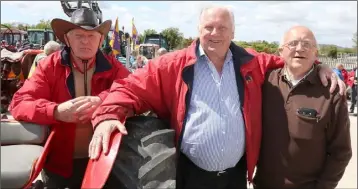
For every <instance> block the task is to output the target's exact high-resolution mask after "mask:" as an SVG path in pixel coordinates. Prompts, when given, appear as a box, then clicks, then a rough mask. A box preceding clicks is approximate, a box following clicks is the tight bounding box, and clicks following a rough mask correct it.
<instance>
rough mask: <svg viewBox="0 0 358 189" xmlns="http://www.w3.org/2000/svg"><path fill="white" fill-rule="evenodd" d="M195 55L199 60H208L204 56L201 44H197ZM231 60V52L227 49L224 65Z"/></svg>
mask: <svg viewBox="0 0 358 189" xmlns="http://www.w3.org/2000/svg"><path fill="white" fill-rule="evenodd" d="M197 54H198V56H199V58H202V57H205V58H208V57H207V56H206V54H205V51H204V49H203V47H202V46H201V44H199V48H198V51H197ZM231 59H232V52H231V50H230V49H229V50H228V51H227V53H226V58H225V63H226V62H229V61H230V60H231Z"/></svg>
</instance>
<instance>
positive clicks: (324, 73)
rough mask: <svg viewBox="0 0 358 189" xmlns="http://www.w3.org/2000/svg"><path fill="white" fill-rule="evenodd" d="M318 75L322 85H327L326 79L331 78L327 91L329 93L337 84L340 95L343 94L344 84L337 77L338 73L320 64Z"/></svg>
mask: <svg viewBox="0 0 358 189" xmlns="http://www.w3.org/2000/svg"><path fill="white" fill-rule="evenodd" d="M319 77H320V79H321V82H322V84H323V85H324V86H327V85H328V80H329V79H330V80H331V86H330V89H329V91H330V92H331V93H333V92H334V90H335V89H336V87H337V84H338V86H339V94H340V95H345V91H346V84H345V83H344V82H343V81H342V80H340V79H339V77H338V75H337V74H336V73H335V72H334V71H333V70H332V69H331V68H329V67H327V66H324V67H323V66H322V68H321V69H320V71H319Z"/></svg>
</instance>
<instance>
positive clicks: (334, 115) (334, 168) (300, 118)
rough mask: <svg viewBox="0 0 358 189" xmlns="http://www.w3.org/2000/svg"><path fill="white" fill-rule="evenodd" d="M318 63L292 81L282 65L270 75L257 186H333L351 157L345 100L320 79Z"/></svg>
mask: <svg viewBox="0 0 358 189" xmlns="http://www.w3.org/2000/svg"><path fill="white" fill-rule="evenodd" d="M317 69H318V68H314V69H313V71H312V72H311V73H309V74H308V75H307V76H306V77H305V78H304V79H302V80H301V81H300V82H299V83H298V84H297V85H296V86H294V87H292V84H291V83H290V81H289V80H288V79H287V77H286V75H285V74H284V69H276V70H273V71H270V72H269V73H268V74H267V75H266V80H265V82H264V85H263V89H262V92H263V95H262V97H263V107H262V108H263V109H262V110H263V111H262V116H263V124H262V127H263V130H262V144H261V149H260V156H259V160H258V166H257V170H256V176H255V179H254V185H256V187H255V188H259V189H261V188H275V189H279V188H297V189H299V188H312V189H333V188H335V187H336V186H337V184H338V182H339V180H340V179H341V178H342V176H343V173H344V171H345V168H346V166H347V165H348V162H349V160H350V159H351V157H352V149H351V140H350V128H349V126H350V122H349V114H348V108H347V100H346V97H345V96H340V95H339V93H338V89H337V90H336V91H335V92H334V93H333V94H331V93H330V92H329V88H328V87H324V86H323V85H322V83H321V81H320V79H319V76H318V70H317ZM300 108H309V109H312V110H316V111H317V112H318V114H317V116H313V117H309V116H305V115H302V114H300V113H298V109H300Z"/></svg>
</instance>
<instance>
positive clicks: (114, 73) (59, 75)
mask: <svg viewBox="0 0 358 189" xmlns="http://www.w3.org/2000/svg"><path fill="white" fill-rule="evenodd" d="M51 25H52V28H53V30H54V32H55V34H56V36H57V37H58V39H59V40H60V41H61V42H62V43H64V44H66V47H65V48H64V49H63V50H62V51H58V52H55V53H53V54H52V55H50V56H48V57H46V58H45V59H44V60H43V61H42V62H41V63H40V64H39V65H38V66H37V68H36V70H35V72H34V74H33V75H32V77H31V78H30V79H28V80H27V81H26V82H25V84H24V86H23V87H22V88H20V89H19V91H17V92H16V93H15V95H14V97H13V99H12V102H11V105H10V108H9V109H10V112H11V114H12V116H13V117H14V118H15V119H16V120H21V121H26V122H32V123H36V124H41V125H49V126H50V128H51V129H53V130H55V134H54V139H53V141H52V142H51V145H50V149H48V148H46V149H45V151H46V150H49V153H48V154H49V155H48V157H47V160H46V163H45V167H44V172H43V173H44V174H43V180H44V182H45V184H46V185H47V187H48V188H66V187H69V188H80V187H81V182H82V177H83V175H84V172H85V169H86V166H87V162H88V146H89V143H90V140H91V138H92V134H93V127H92V126H91V123H90V118H91V116H92V113H93V112H94V110H95V109H96V108H97V107H98V106H99V105H100V104H101V103H102V101H103V100H104V99H105V98H106V96H107V95H108V90H109V88H110V86H111V85H112V82H113V81H114V80H116V79H123V78H125V77H127V76H128V75H129V71H128V70H127V69H126V68H125V67H123V66H122V64H121V63H120V62H118V61H117V60H116V59H115V58H114V57H111V56H107V55H105V54H103V53H102V52H101V51H100V50H99V47H100V46H101V44H102V42H103V39H104V37H105V36H107V33H108V31H109V29H110V27H111V21H110V20H107V21H105V22H103V23H102V24H100V25H99V24H98V20H97V17H96V15H95V13H94V12H93V11H92V10H90V9H88V8H81V9H78V10H76V11H74V12H73V14H72V17H71V22H68V21H65V20H62V19H54V20H52V22H51Z"/></svg>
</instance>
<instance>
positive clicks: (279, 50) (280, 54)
mask: <svg viewBox="0 0 358 189" xmlns="http://www.w3.org/2000/svg"><path fill="white" fill-rule="evenodd" d="M282 51H283V47H279V48H278V49H277V52H278V55H279V56H281V57H282V56H283V55H282Z"/></svg>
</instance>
